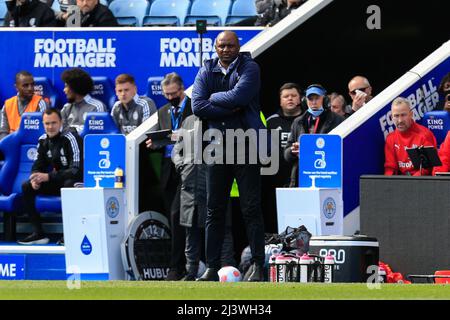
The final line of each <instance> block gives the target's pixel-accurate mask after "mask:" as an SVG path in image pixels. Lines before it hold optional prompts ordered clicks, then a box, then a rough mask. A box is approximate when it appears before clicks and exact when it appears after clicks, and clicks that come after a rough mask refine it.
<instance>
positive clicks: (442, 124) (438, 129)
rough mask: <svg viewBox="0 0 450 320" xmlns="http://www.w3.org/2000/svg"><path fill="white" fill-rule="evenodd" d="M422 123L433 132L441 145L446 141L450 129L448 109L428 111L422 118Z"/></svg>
mask: <svg viewBox="0 0 450 320" xmlns="http://www.w3.org/2000/svg"><path fill="white" fill-rule="evenodd" d="M421 124H422V125H423V126H425V127H426V128H428V129H430V130H431V132H433V134H434V136H435V138H436V142H437V145H438V147H439V146H440V145H441V143H442V142H444V140H445V137H446V135H447V132H448V130H449V129H450V114H449V112H448V111H429V112H426V113H425V115H424V116H423V118H422V120H421Z"/></svg>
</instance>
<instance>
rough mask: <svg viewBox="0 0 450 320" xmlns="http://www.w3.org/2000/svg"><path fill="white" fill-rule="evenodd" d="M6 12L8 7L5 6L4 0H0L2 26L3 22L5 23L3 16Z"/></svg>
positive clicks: (0, 24) (0, 21)
mask: <svg viewBox="0 0 450 320" xmlns="http://www.w3.org/2000/svg"><path fill="white" fill-rule="evenodd" d="M7 12H8V9H7V8H6V3H5V1H0V26H2V27H3V24H4V23H5V16H6V13H7Z"/></svg>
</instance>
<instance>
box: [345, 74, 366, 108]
mask: <svg viewBox="0 0 450 320" xmlns="http://www.w3.org/2000/svg"><path fill="white" fill-rule="evenodd" d="M356 90H360V91H363V92H364V93H366V95H367V96H366V102H367V101H369V100H370V98H371V95H372V87H371V86H370V83H369V80H367V78H366V77H363V76H355V77H353V78H352V79H351V80H350V81H349V83H348V94H349V95H350V97H351V98H352V100H354V99H355V97H356V96H357V95H356V93H357V92H356Z"/></svg>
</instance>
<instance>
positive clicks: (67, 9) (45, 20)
mask: <svg viewBox="0 0 450 320" xmlns="http://www.w3.org/2000/svg"><path fill="white" fill-rule="evenodd" d="M55 1H58V2H59V8H60V11H59V10H58V11H56V10H53V9H52V4H53V2H55ZM306 1H307V0H255V7H256V13H257V14H256V15H255V16H250V17H247V18H245V19H242V20H240V21H238V22H236V23H234V24H233V25H239V26H264V27H270V26H273V25H275V24H276V23H278V22H279V21H280V20H281V19H283V18H285V17H286V16H288V15H289V14H290V13H291V12H292V11H293V10H295V9H297V8H298V7H300V6H301V5H302V4H303V3H305V2H306ZM5 3H6V6H7V10H8V11H7V14H6V16H5V17H4V18H5V19H4V26H5V27H117V26H119V23H118V21H117V19H116V17H115V16H114V14H113V13H112V12H111V10H110V9H109V8H108V6H106V5H104V4H102V3H100V1H99V0H5Z"/></svg>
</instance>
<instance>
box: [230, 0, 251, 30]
mask: <svg viewBox="0 0 450 320" xmlns="http://www.w3.org/2000/svg"><path fill="white" fill-rule="evenodd" d="M254 16H256V6H255V0H235V1H234V2H233V6H232V7H231V13H230V15H229V16H228V17H227V20H226V22H225V25H231V24H234V23H237V22H239V21H241V20H244V19H247V18H250V17H254Z"/></svg>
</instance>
